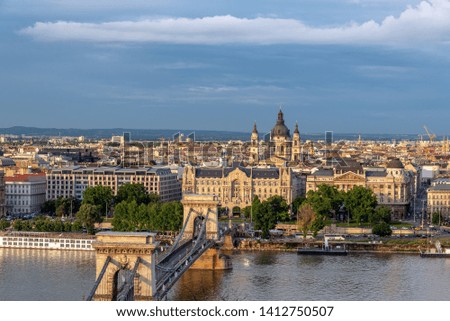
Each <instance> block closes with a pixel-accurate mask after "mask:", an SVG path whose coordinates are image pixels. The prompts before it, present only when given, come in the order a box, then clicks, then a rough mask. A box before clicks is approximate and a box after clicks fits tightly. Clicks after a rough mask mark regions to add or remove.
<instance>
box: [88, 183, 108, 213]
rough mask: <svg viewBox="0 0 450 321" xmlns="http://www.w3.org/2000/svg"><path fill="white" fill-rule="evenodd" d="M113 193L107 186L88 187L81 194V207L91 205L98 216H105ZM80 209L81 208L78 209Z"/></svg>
mask: <svg viewBox="0 0 450 321" xmlns="http://www.w3.org/2000/svg"><path fill="white" fill-rule="evenodd" d="M112 200H113V193H112V190H111V188H109V187H108V186H101V185H97V186H90V187H88V188H86V190H85V191H84V192H83V202H82V205H87V204H89V205H93V206H95V208H96V209H97V212H98V215H100V216H101V215H105V214H106V213H107V212H108V209H109V207H110V206H111V204H112ZM80 209H81V208H80Z"/></svg>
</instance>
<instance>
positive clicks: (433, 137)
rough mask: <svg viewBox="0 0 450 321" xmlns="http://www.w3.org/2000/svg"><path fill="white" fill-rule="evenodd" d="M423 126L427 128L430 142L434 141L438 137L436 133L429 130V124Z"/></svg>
mask: <svg viewBox="0 0 450 321" xmlns="http://www.w3.org/2000/svg"><path fill="white" fill-rule="evenodd" d="M423 128H425V131H426V132H427V135H428V137H429V138H430V143H432V142H433V141H434V139H435V138H436V135H435V134H432V133H430V131H429V130H428V128H427V126H425V125H424V126H423Z"/></svg>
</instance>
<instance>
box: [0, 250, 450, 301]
mask: <svg viewBox="0 0 450 321" xmlns="http://www.w3.org/2000/svg"><path fill="white" fill-rule="evenodd" d="M231 256H232V260H233V270H229V271H215V272H214V271H195V270H189V271H187V272H186V273H185V274H184V275H183V277H182V278H181V279H180V280H179V281H178V283H177V284H176V285H175V287H174V288H173V289H172V290H171V292H170V293H169V296H168V299H169V300H238V301H245V300H252V301H253V300H274V301H278V300H283V301H287V300H293V301H301V300H325V301H328V300H388V301H391V300H408V301H410V300H433V301H435V300H445V301H450V286H448V280H449V279H450V259H436V258H434V259H426V258H420V257H419V255H405V254H349V255H348V256H346V257H331V256H310V257H308V256H299V255H296V254H295V253H285V252H239V253H233V254H231ZM94 258H95V254H94V253H93V252H81V251H80V252H75V251H46V250H27V249H0V289H1V291H0V300H2V301H4V300H32V301H35V300H82V299H83V297H86V296H87V294H88V293H89V291H90V289H91V287H92V285H93V284H94V279H95V260H94Z"/></svg>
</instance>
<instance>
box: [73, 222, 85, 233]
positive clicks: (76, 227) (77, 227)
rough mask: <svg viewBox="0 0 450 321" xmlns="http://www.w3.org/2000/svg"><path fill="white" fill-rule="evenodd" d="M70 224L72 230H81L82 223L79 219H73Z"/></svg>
mask: <svg viewBox="0 0 450 321" xmlns="http://www.w3.org/2000/svg"><path fill="white" fill-rule="evenodd" d="M71 225H72V228H71V230H72V232H81V231H82V230H83V224H82V223H81V221H80V220H75V221H74V222H73V223H72V224H71Z"/></svg>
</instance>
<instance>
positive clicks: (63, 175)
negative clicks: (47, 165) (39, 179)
mask: <svg viewBox="0 0 450 321" xmlns="http://www.w3.org/2000/svg"><path fill="white" fill-rule="evenodd" d="M125 184H142V185H144V186H145V188H146V189H147V191H148V193H154V194H158V195H159V197H160V200H161V201H163V202H167V201H176V200H181V184H180V182H179V181H178V180H177V174H173V173H172V172H171V170H170V168H167V167H152V168H133V169H131V168H119V167H79V166H76V167H68V168H60V169H53V170H51V171H50V172H49V173H48V174H47V199H48V200H51V199H56V198H58V197H60V196H62V197H75V198H77V199H80V200H81V199H82V198H83V192H84V191H85V190H86V188H88V187H90V186H98V185H101V186H107V187H110V188H111V190H112V191H113V194H114V195H115V194H117V191H118V189H119V187H120V186H122V185H125Z"/></svg>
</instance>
